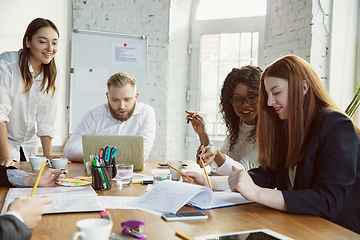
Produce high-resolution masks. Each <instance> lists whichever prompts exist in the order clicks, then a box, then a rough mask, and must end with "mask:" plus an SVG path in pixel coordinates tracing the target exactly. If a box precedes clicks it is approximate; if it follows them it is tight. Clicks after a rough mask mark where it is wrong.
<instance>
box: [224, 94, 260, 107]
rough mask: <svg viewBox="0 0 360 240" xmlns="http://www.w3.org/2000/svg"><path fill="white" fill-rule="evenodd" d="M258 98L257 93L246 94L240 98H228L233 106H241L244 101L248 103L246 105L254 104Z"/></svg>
mask: <svg viewBox="0 0 360 240" xmlns="http://www.w3.org/2000/svg"><path fill="white" fill-rule="evenodd" d="M258 100H259V98H258V95H250V96H247V97H246V98H241V97H236V96H235V97H232V98H230V102H231V105H233V107H241V106H242V105H243V103H244V101H245V102H246V103H247V104H248V105H250V106H251V105H254V104H256V103H257V102H258Z"/></svg>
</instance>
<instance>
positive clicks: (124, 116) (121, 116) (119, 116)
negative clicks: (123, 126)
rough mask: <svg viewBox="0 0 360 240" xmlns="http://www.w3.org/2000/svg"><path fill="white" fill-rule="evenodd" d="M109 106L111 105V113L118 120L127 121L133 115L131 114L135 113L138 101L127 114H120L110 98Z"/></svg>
mask: <svg viewBox="0 0 360 240" xmlns="http://www.w3.org/2000/svg"><path fill="white" fill-rule="evenodd" d="M108 106H109V111H110V114H111V116H112V117H113V118H114V119H116V120H118V121H120V122H125V121H127V120H128V119H129V118H130V117H131V115H132V114H133V113H134V110H135V107H136V102H135V103H134V106H133V107H132V108H131V109H130V111H128V112H127V113H125V114H118V113H117V111H115V110H114V109H113V108H112V106H111V104H110V102H109V100H108Z"/></svg>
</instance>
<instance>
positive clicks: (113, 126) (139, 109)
mask: <svg viewBox="0 0 360 240" xmlns="http://www.w3.org/2000/svg"><path fill="white" fill-rule="evenodd" d="M107 88H108V91H107V92H106V98H107V100H108V102H107V103H105V104H102V105H100V106H98V107H96V108H94V109H92V110H89V111H88V112H87V113H86V114H85V115H84V116H83V117H82V118H81V120H80V121H79V122H78V124H77V127H76V129H75V130H74V133H73V134H72V135H71V137H70V139H69V140H68V142H67V143H66V145H65V147H64V152H63V155H64V157H66V158H68V159H69V160H70V161H74V162H82V161H83V149H82V135H84V134H91V135H133V136H134V135H135V136H143V138H144V160H146V159H147V157H148V156H149V153H150V151H151V148H152V146H153V144H154V140H155V131H156V130H155V112H154V109H153V108H152V107H151V106H149V105H146V104H144V103H140V102H137V100H138V98H139V93H138V92H136V80H135V78H134V77H133V76H131V75H130V74H128V73H125V72H120V73H115V74H114V75H112V76H111V77H110V78H109V80H108V82H107Z"/></svg>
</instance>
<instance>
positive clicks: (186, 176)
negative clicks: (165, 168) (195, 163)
mask: <svg viewBox="0 0 360 240" xmlns="http://www.w3.org/2000/svg"><path fill="white" fill-rule="evenodd" d="M169 167H171V168H172V169H174V170H175V171H177V172H178V173H180V174H181V176H183V174H182V172H181V171H180V170H179V169H177V168H176V167H173V166H171V164H170V163H169ZM184 177H186V178H187V179H189V180H191V181H194V179H192V178H191V177H189V176H185V175H184Z"/></svg>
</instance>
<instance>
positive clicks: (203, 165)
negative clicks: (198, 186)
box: [200, 157, 212, 189]
mask: <svg viewBox="0 0 360 240" xmlns="http://www.w3.org/2000/svg"><path fill="white" fill-rule="evenodd" d="M200 161H201V165H202V167H203V168H204V172H205V176H206V179H207V181H208V184H209V187H210V188H211V189H212V186H211V183H210V179H209V176H208V174H207V172H206V169H205V164H204V161H203V159H202V157H201V158H200Z"/></svg>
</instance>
